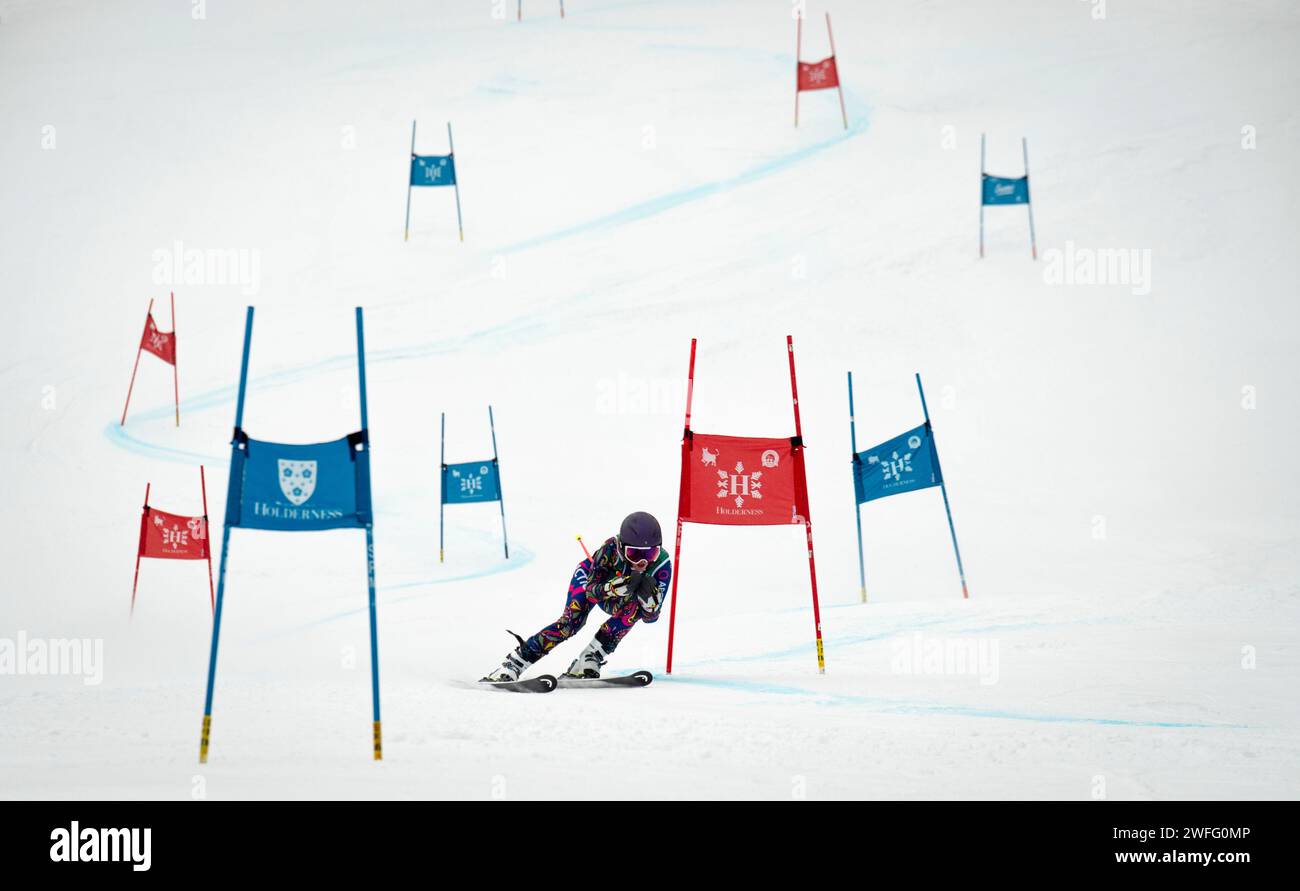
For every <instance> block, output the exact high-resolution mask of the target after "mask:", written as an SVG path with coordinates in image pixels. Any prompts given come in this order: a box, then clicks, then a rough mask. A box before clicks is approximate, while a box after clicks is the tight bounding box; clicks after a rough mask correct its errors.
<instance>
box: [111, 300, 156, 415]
mask: <svg viewBox="0 0 1300 891" xmlns="http://www.w3.org/2000/svg"><path fill="white" fill-rule="evenodd" d="M151 315H153V298H152V297H150V298H149V308H148V309H146V310H145V311H144V324H145V327H146V328H147V327H148V326H149V317H150V316H151ZM142 349H144V338H143V337H141V338H140V344H139V345H138V346H137V347H136V348H135V365H134V366H132V368H131V384H130V386H128V387H127V388H126V405H124V406H122V423H121V424H119V425H118V426H120V427H125V426H126V410H127V409H128V408H130V406H131V391H132V390H134V389H135V373H136V371H137V370H139V368H140V351H141V350H142Z"/></svg>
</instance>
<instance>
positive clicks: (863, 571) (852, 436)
mask: <svg viewBox="0 0 1300 891" xmlns="http://www.w3.org/2000/svg"><path fill="white" fill-rule="evenodd" d="M849 445H850V447H851V448H852V449H853V452H852V465H853V475H854V480H853V510H854V512H855V513H856V514H857V520H858V578H859V579H861V581H862V602H863V603H866V602H867V568H866V564H865V563H864V562H863V559H862V504H861V502H859V501H858V481H857V475H858V473H859V471H858V430H857V426H856V422H855V421H854V419H853V372H851V371H850V372H849Z"/></svg>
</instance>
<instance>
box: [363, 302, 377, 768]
mask: <svg viewBox="0 0 1300 891" xmlns="http://www.w3.org/2000/svg"><path fill="white" fill-rule="evenodd" d="M357 381H358V384H359V386H360V388H361V430H362V432H363V433H364V434H365V438H364V447H365V448H366V449H369V448H370V414H369V411H368V409H367V405H366V337H365V330H364V327H363V325H362V321H361V307H359V306H358V307H357ZM366 586H367V588H368V594H369V601H370V692H371V698H372V700H373V701H374V750H375V760H376V761H380V760H383V757H384V745H383V736H382V734H381V732H380V724H379V616H378V614H377V612H376V610H375V520H374V509H373V507H372V508H371V514H370V522H368V523H366Z"/></svg>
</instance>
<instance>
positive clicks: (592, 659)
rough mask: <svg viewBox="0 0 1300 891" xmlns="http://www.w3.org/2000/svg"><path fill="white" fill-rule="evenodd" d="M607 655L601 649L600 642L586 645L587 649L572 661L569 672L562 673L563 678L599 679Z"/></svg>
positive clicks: (595, 641)
mask: <svg viewBox="0 0 1300 891" xmlns="http://www.w3.org/2000/svg"><path fill="white" fill-rule="evenodd" d="M608 655H609V654H608V653H606V652H605V650H604V648H602V647H601V645H600V642H599V641H597V640H593V641H592V642H591V643H589V644H587V648H586V649H585V650H583V651H582V652H581V653H579V654H578V658H577V659H574V660H573V664H572V665H570V666H569V670H568V671H566V672H565V673H564V676H565V677H570V678H598V677H600V668H601V666H602V665H604V664H605V657H606V656H608Z"/></svg>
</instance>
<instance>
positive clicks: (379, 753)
mask: <svg viewBox="0 0 1300 891" xmlns="http://www.w3.org/2000/svg"><path fill="white" fill-rule="evenodd" d="M375 760H376V761H383V760H384V743H383V740H382V738H381V734H380V731H379V722H378V721H376V722H375Z"/></svg>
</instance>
